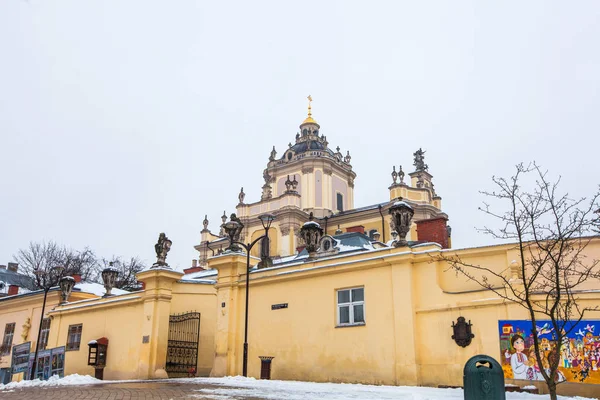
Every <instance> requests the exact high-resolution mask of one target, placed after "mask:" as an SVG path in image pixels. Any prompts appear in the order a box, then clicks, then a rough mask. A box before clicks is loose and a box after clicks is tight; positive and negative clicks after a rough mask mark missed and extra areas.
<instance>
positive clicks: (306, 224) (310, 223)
mask: <svg viewBox="0 0 600 400" xmlns="http://www.w3.org/2000/svg"><path fill="white" fill-rule="evenodd" d="M302 226H318V227H319V228H320V227H321V225H319V224H318V223H317V222H315V221H307V222H305V223H304V224H303V225H302Z"/></svg>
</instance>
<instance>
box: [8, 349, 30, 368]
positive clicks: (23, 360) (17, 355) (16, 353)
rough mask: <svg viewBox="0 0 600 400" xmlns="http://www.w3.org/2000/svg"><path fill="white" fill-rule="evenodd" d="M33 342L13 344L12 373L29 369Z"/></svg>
mask: <svg viewBox="0 0 600 400" xmlns="http://www.w3.org/2000/svg"><path fill="white" fill-rule="evenodd" d="M30 351H31V342H25V343H21V344H17V345H15V346H13V349H12V373H13V374H18V373H20V372H25V371H27V365H28V361H29V352H30Z"/></svg>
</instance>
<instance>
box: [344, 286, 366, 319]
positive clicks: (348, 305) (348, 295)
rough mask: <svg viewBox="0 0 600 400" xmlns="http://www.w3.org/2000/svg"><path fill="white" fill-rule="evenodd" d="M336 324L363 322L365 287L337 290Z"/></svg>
mask: <svg viewBox="0 0 600 400" xmlns="http://www.w3.org/2000/svg"><path fill="white" fill-rule="evenodd" d="M337 311H338V312H337V326H348V325H364V324H365V289H364V288H353V289H343V290H338V291H337Z"/></svg>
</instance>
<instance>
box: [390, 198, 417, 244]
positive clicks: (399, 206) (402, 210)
mask: <svg viewBox="0 0 600 400" xmlns="http://www.w3.org/2000/svg"><path fill="white" fill-rule="evenodd" d="M390 214H391V215H392V222H391V226H392V230H393V231H395V232H397V233H398V240H396V241H395V243H394V246H395V247H404V246H408V242H407V241H406V235H407V234H408V232H409V231H410V224H411V221H412V217H413V215H414V214H415V211H414V210H413V208H412V207H411V206H410V205H409V204H408V203H406V202H404V201H402V198H400V200H399V201H397V202H395V203H394V205H392V207H390Z"/></svg>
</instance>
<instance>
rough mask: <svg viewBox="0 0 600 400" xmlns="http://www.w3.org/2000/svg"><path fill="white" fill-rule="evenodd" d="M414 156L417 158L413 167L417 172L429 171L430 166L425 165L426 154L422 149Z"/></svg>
mask: <svg viewBox="0 0 600 400" xmlns="http://www.w3.org/2000/svg"><path fill="white" fill-rule="evenodd" d="M413 156H415V162H414V163H413V165H414V166H415V168H416V171H427V170H428V169H429V166H428V165H427V164H425V152H424V151H423V150H422V149H420V148H419V150H417V151H415V152H414V153H413Z"/></svg>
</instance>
